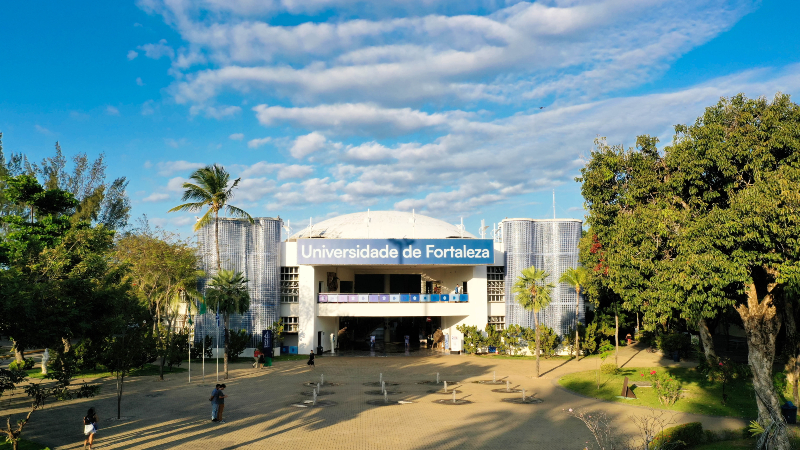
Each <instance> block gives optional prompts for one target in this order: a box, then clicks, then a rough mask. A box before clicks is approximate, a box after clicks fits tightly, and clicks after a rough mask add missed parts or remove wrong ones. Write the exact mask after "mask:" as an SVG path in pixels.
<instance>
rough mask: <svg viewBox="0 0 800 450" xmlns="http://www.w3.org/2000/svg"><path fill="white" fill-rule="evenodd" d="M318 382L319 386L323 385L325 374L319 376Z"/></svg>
mask: <svg viewBox="0 0 800 450" xmlns="http://www.w3.org/2000/svg"><path fill="white" fill-rule="evenodd" d="M319 380H320V381H321V383H320V384H322V385H325V374H323V373H321V374H319Z"/></svg>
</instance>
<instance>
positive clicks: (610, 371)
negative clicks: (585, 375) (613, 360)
mask: <svg viewBox="0 0 800 450" xmlns="http://www.w3.org/2000/svg"><path fill="white" fill-rule="evenodd" d="M600 372H602V373H605V374H607V375H616V374H618V373H619V367H617V365H616V364H603V365H602V366H600Z"/></svg>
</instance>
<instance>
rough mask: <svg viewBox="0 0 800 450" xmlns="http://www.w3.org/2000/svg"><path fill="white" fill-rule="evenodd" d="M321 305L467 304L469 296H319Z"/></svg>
mask: <svg viewBox="0 0 800 450" xmlns="http://www.w3.org/2000/svg"><path fill="white" fill-rule="evenodd" d="M317 300H318V302H319V303H466V302H468V301H469V294H319V296H318V297H317Z"/></svg>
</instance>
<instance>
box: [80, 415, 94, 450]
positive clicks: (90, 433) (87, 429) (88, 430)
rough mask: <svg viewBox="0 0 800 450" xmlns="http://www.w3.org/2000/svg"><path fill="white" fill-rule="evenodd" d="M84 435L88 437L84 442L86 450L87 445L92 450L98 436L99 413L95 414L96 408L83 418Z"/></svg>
mask: <svg viewBox="0 0 800 450" xmlns="http://www.w3.org/2000/svg"><path fill="white" fill-rule="evenodd" d="M83 434H84V435H86V439H84V441H83V448H84V450H85V449H86V444H89V450H92V444H94V435H95V434H97V413H95V411H94V408H89V411H88V412H87V413H86V416H85V417H84V418H83Z"/></svg>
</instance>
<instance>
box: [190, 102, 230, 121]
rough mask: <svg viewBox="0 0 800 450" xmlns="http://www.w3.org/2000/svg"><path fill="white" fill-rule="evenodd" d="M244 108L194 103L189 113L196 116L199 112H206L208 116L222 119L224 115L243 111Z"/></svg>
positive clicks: (227, 115)
mask: <svg viewBox="0 0 800 450" xmlns="http://www.w3.org/2000/svg"><path fill="white" fill-rule="evenodd" d="M241 110H242V108H240V107H238V106H221V107H216V106H201V105H194V106H192V107H191V108H189V114H191V115H193V116H195V115H198V114H201V113H202V114H204V115H205V116H206V117H211V118H214V119H222V118H223V117H229V116H233V115H235V114H237V113H238V112H239V111H241Z"/></svg>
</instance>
